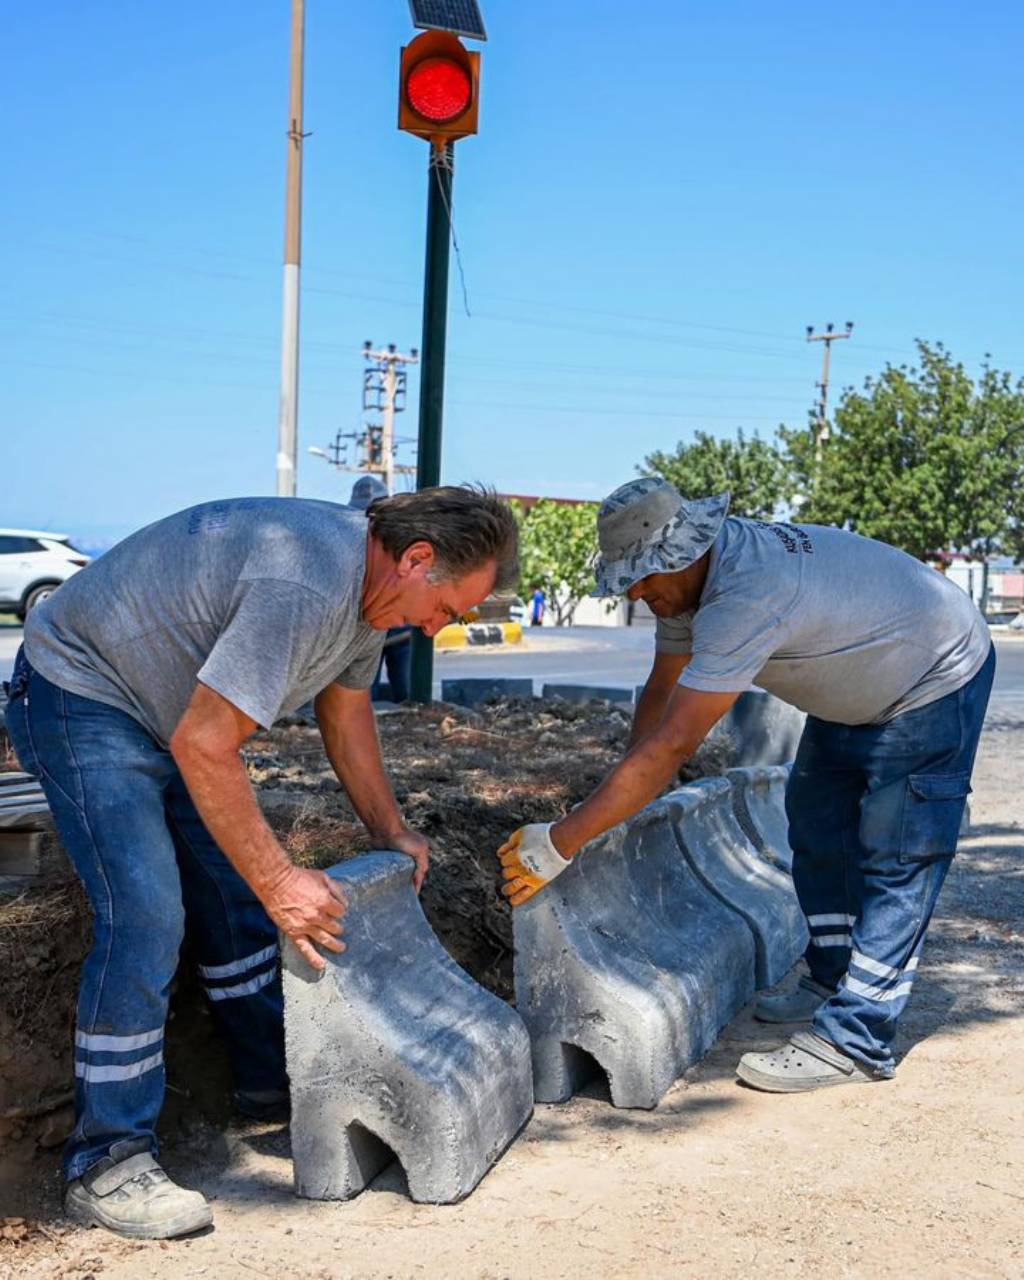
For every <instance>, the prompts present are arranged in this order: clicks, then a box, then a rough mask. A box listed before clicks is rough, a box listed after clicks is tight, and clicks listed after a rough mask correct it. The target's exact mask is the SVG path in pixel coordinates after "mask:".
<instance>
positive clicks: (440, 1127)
mask: <svg viewBox="0 0 1024 1280" xmlns="http://www.w3.org/2000/svg"><path fill="white" fill-rule="evenodd" d="M412 871H413V864H412V861H411V860H410V859H409V858H407V857H406V856H405V855H404V854H401V853H394V852H380V853H370V854H366V855H364V856H362V857H359V858H354V859H352V860H351V861H350V862H345V863H340V864H339V865H337V866H335V867H332V868H331V869H330V870H329V872H328V874H329V875H330V876H332V877H333V878H334V879H336V880H338V881H339V882H340V883H341V884H342V885H343V886H344V888H345V890H346V893H347V895H348V900H349V908H348V913H347V915H346V917H345V940H346V942H347V944H348V949H347V950H346V951H345V952H343V953H342V954H341V955H330V956H328V963H327V968H326V970H325V971H324V972H323V973H321V974H317V973H315V972H314V971H313V969H312V968H311V967H310V966H309V965H308V964H307V963H306V961H305V960H303V959H302V957H301V956H300V955H299V953H298V952H297V951H296V950H295V949H294V947H292V946H291V944H290V943H288V942H287V941H286V940H283V942H282V954H283V969H284V973H283V982H284V997H285V1035H286V1045H287V1056H288V1073H289V1076H290V1078H291V1087H292V1122H291V1130H292V1152H293V1160H294V1166H295V1189H296V1192H297V1194H298V1195H300V1196H305V1197H308V1198H310V1199H317V1200H335V1199H342V1200H343V1199H348V1198H349V1197H351V1196H354V1195H356V1194H358V1192H359V1191H361V1190H362V1189H363V1188H364V1187H365V1186H366V1185H367V1183H369V1182H370V1181H371V1180H372V1179H373V1178H374V1177H375V1176H376V1174H377V1173H379V1172H380V1170H381V1169H382V1168H383V1167H384V1166H385V1165H386V1164H388V1163H389V1162H390V1160H391V1158H392V1153H393V1154H394V1156H395V1157H397V1159H398V1160H399V1161H400V1162H401V1165H402V1167H403V1169H404V1171H405V1174H406V1177H407V1180H408V1184H409V1193H410V1195H411V1197H412V1199H413V1200H417V1201H422V1202H427V1203H440V1204H448V1203H452V1202H454V1201H457V1200H461V1199H462V1198H463V1197H464V1196H466V1195H468V1194H469V1192H470V1191H472V1190H473V1188H474V1187H475V1186H476V1184H477V1183H478V1182H479V1181H480V1179H481V1178H482V1177H483V1176H484V1174H485V1173H486V1172H487V1170H488V1169H489V1168H490V1166H491V1165H492V1164H493V1163H494V1162H495V1161H496V1160H497V1159H498V1157H499V1156H500V1155H501V1153H502V1152H503V1151H504V1150H505V1148H506V1147H507V1146H508V1145H509V1143H510V1142H511V1141H512V1140H513V1138H514V1137H515V1136H516V1134H517V1133H518V1132H519V1130H520V1129H521V1128H522V1127H523V1125H524V1124H525V1123H526V1121H527V1120H528V1118H529V1116H530V1112H531V1110H532V1105H533V1092H532V1082H531V1071H530V1042H529V1037H528V1035H527V1032H526V1028H525V1027H524V1025H523V1022H522V1020H521V1019H520V1017H519V1015H518V1014H517V1013H516V1011H515V1010H514V1009H512V1008H510V1007H509V1006H508V1005H506V1004H505V1003H504V1001H502V1000H499V999H498V998H497V997H496V996H494V995H492V994H491V993H490V992H488V991H486V990H484V988H483V987H481V986H479V985H478V984H477V983H476V982H474V981H473V979H472V978H470V977H469V975H468V974H467V973H465V972H464V971H463V970H462V969H460V968H459V966H458V965H457V964H456V963H455V962H454V960H452V959H451V957H450V956H449V955H448V953H447V952H446V951H445V950H444V948H443V947H442V946H441V943H440V942H439V941H438V939H437V937H436V935H435V934H434V932H433V930H432V929H431V927H430V925H429V924H428V922H427V919H426V917H425V916H424V915H423V911H422V909H421V908H420V905H419V900H418V899H417V897H416V894H415V892H414V891H413V888H412Z"/></svg>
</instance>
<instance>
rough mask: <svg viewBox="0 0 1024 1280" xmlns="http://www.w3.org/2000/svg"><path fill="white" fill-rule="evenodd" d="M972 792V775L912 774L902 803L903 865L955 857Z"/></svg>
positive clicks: (901, 851) (901, 839) (901, 847)
mask: <svg viewBox="0 0 1024 1280" xmlns="http://www.w3.org/2000/svg"><path fill="white" fill-rule="evenodd" d="M970 792H971V775H970V774H969V773H949V774H935V773H912V774H911V775H910V777H909V778H907V793H906V796H905V797H904V801H903V827H902V831H901V833H900V862H923V861H926V860H927V859H929V858H949V857H951V856H952V855H953V854H954V853H956V842H957V838H958V837H959V835H960V822H961V820H962V818H963V816H964V806H965V804H966V803H967V797H968V796H969V795H970Z"/></svg>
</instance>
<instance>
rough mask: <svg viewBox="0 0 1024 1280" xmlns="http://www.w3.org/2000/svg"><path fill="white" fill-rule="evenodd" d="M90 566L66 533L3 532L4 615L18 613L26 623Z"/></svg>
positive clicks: (0, 579)
mask: <svg viewBox="0 0 1024 1280" xmlns="http://www.w3.org/2000/svg"><path fill="white" fill-rule="evenodd" d="M88 563H89V557H88V556H87V555H83V554H82V552H81V551H79V550H78V549H77V548H76V547H73V546H72V545H71V542H70V539H69V538H68V535H67V534H66V533H45V532H44V531H42V530H40V529H0V613H3V612H10V613H16V614H17V615H18V617H19V618H20V619H21V620H22V622H24V621H25V615H26V614H27V613H28V611H29V609H32V608H34V607H35V606H36V605H37V604H38V603H39V602H40V600H45V599H46V597H47V596H48V595H50V594H51V593H52V592H54V591H56V589H57V588H58V587H59V586H60V584H61V583H62V582H63V581H64V580H65V579H66V578H70V577H71V575H72V574H73V573H77V572H78V571H79V569H84V568H85V566H86V565H87V564H88Z"/></svg>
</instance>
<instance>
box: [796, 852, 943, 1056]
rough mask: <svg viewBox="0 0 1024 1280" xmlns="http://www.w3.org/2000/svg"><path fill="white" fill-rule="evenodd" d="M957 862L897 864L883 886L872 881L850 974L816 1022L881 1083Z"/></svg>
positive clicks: (855, 938) (819, 1029)
mask: <svg viewBox="0 0 1024 1280" xmlns="http://www.w3.org/2000/svg"><path fill="white" fill-rule="evenodd" d="M951 862H952V858H935V859H933V860H932V861H930V862H908V863H903V864H899V869H898V870H894V872H893V874H892V876H891V877H889V883H888V884H885V885H881V884H879V883H878V878H877V877H872V880H873V881H874V883H873V884H872V885H871V889H870V891H869V893H868V895H867V899H866V903H865V908H864V913H863V916H862V918H861V919H860V921H859V922H858V923H857V925H856V926H855V927H854V931H853V948H852V951H851V954H850V967H849V972H848V973H847V974H846V976H845V977H844V978H843V980H842V982H840V984H839V990H838V991H837V992H836V994H835V995H834V996H832V998H831V999H829V1000H827V1001H826V1002H825V1004H823V1005H822V1006H821V1008H820V1009H819V1010H818V1012H817V1014H816V1015H815V1019H814V1030H815V1031H816V1032H817V1033H818V1035H820V1036H824V1038H825V1039H826V1040H830V1041H831V1042H832V1043H833V1044H835V1045H838V1046H839V1048H841V1049H842V1050H843V1051H844V1052H845V1053H849V1054H850V1055H851V1056H852V1057H855V1058H857V1059H858V1060H859V1061H861V1062H863V1063H865V1064H866V1065H867V1066H870V1067H872V1068H873V1069H874V1070H875V1071H877V1072H878V1074H879V1075H892V1073H893V1070H894V1063H893V1057H892V1051H891V1048H890V1046H891V1045H892V1041H893V1039H894V1037H895V1035H896V1029H897V1025H898V1023H899V1019H900V1017H901V1015H902V1013H903V1011H904V1009H906V1007H907V1001H908V1000H909V999H910V993H911V990H912V988H913V984H914V978H915V976H916V974H917V967H918V963H919V960H920V954H921V947H922V945H923V943H924V935H925V931H926V930H927V928H928V924H929V922H930V920H931V917H932V912H933V911H934V909H935V902H936V900H937V898H938V896H939V890H940V889H941V888H942V883H943V881H944V880H945V878H946V873H947V871H948V870H949V867H950V863H951ZM881 956H885V957H886V959H884V960H882V959H879V957H881Z"/></svg>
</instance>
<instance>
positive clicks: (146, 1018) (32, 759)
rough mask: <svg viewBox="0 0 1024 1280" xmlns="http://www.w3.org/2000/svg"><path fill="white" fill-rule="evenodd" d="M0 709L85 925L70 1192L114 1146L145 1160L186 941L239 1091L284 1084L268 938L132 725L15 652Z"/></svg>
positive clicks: (169, 768)
mask: <svg viewBox="0 0 1024 1280" xmlns="http://www.w3.org/2000/svg"><path fill="white" fill-rule="evenodd" d="M9 697H10V701H9V703H8V707H7V728H8V732H9V733H10V736H11V740H12V742H13V743H14V749H15V751H16V752H17V754H18V759H19V761H20V762H21V765H22V767H23V768H25V769H27V770H28V771H29V772H30V773H33V774H35V775H36V776H37V777H38V778H39V780H40V782H41V783H42V786H43V790H44V791H45V793H46V798H47V800H48V801H49V803H50V808H51V810H52V812H53V818H54V822H55V823H56V826H57V830H58V831H59V833H60V836H61V839H62V840H63V842H64V847H65V849H66V850H67V852H68V855H69V857H70V858H71V861H72V862H73V864H74V866H75V870H76V871H77V872H78V875H79V877H80V878H81V881H82V884H83V885H84V886H85V891H86V893H87V894H88V896H89V901H90V902H91V903H92V909H93V914H94V917H95V922H94V935H93V946H92V950H91V951H90V953H89V956H88V958H87V959H86V961H85V965H84V968H83V970H82V980H81V988H80V990H79V997H78V1019H77V1029H76V1032H75V1094H76V1113H77V1122H76V1124H75V1129H74V1132H73V1133H72V1135H71V1137H70V1139H69V1140H68V1144H67V1147H66V1149H65V1153H64V1168H65V1174H66V1176H67V1178H68V1179H69V1180H71V1179H73V1178H79V1177H81V1175H82V1174H83V1173H84V1172H85V1171H86V1170H87V1169H88V1168H89V1167H90V1166H91V1165H93V1164H95V1163H96V1161H97V1160H100V1159H102V1158H103V1157H104V1156H105V1155H107V1154H108V1152H109V1151H110V1148H111V1147H112V1146H113V1145H114V1144H115V1143H117V1142H120V1141H122V1140H123V1139H139V1138H144V1139H146V1140H147V1141H148V1142H149V1144H150V1147H151V1149H152V1150H153V1151H156V1137H155V1134H154V1129H155V1126H156V1120H157V1116H158V1115H159V1113H160V1108H161V1106H162V1104H163V1097H164V1066H163V1038H164V1023H165V1021H166V1019H167V997H168V992H169V990H170V985H171V981H172V979H173V978H174V974H175V970H176V969H177V967H178V951H179V948H180V946H181V943H182V940H183V938H184V936H185V933H186V931H187V932H188V934H189V941H190V944H191V946H192V949H193V950H194V952H195V954H196V956H197V957H198V959H199V962H200V963H199V971H200V975H201V977H202V980H203V984H204V986H205V989H206V993H207V995H208V996H209V998H210V1001H211V1002H212V1009H213V1013H214V1015H215V1016H216V1018H217V1021H218V1023H219V1024H220V1026H221V1029H222V1030H223V1031H224V1032H226V1035H227V1040H228V1046H229V1050H230V1054H231V1064H232V1069H233V1074H234V1079H235V1084H236V1087H238V1088H240V1089H246V1090H262V1089H280V1088H283V1087H284V1086H285V1083H286V1076H285V1065H284V1037H283V1020H282V999H281V979H280V966H279V958H278V947H277V931H276V929H275V928H274V926H273V925H272V924H271V922H270V919H269V917H268V916H267V914H266V912H265V911H264V910H263V907H262V906H261V905H260V903H259V901H258V900H257V899H256V897H255V895H254V894H253V892H252V890H251V889H250V888H249V887H248V885H246V883H245V882H244V881H243V880H242V878H241V876H239V874H238V872H237V871H235V869H234V867H232V865H231V864H230V863H229V862H228V860H227V858H226V857H225V856H224V854H223V853H221V851H220V849H219V848H218V847H217V846H216V844H214V842H213V840H212V839H211V837H210V835H209V833H208V832H207V830H206V828H205V827H204V826H203V823H202V821H201V819H200V817H199V814H198V813H197V812H196V809H195V806H194V805H193V804H192V801H191V799H190V797H189V794H188V791H187V790H186V787H185V783H184V781H183V780H182V777H181V775H180V773H179V772H178V770H177V767H176V766H175V763H174V761H173V759H172V758H171V755H170V753H169V752H168V751H167V750H166V748H164V747H162V746H160V745H159V743H157V742H156V741H155V739H154V738H153V737H152V736H151V735H150V734H149V733H148V732H147V731H146V730H145V729H144V728H143V727H142V726H141V725H140V724H139V723H138V722H137V721H135V720H133V719H132V718H131V716H129V715H126V714H125V713H124V712H123V711H118V710H116V709H115V708H113V707H108V706H105V705H104V704H103V703H100V702H96V701H94V700H93V699H92V698H82V697H79V696H78V695H77V694H73V693H68V692H67V691H66V690H64V689H61V688H58V687H57V686H56V685H54V684H52V683H51V682H50V681H49V680H46V679H45V678H44V677H43V676H42V675H40V674H39V672H38V671H35V670H33V668H32V667H31V666H30V665H29V663H28V661H27V660H26V658H25V656H24V652H23V651H19V653H18V656H17V659H16V661H15V666H14V672H13V675H12V678H11V683H10V690H9Z"/></svg>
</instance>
